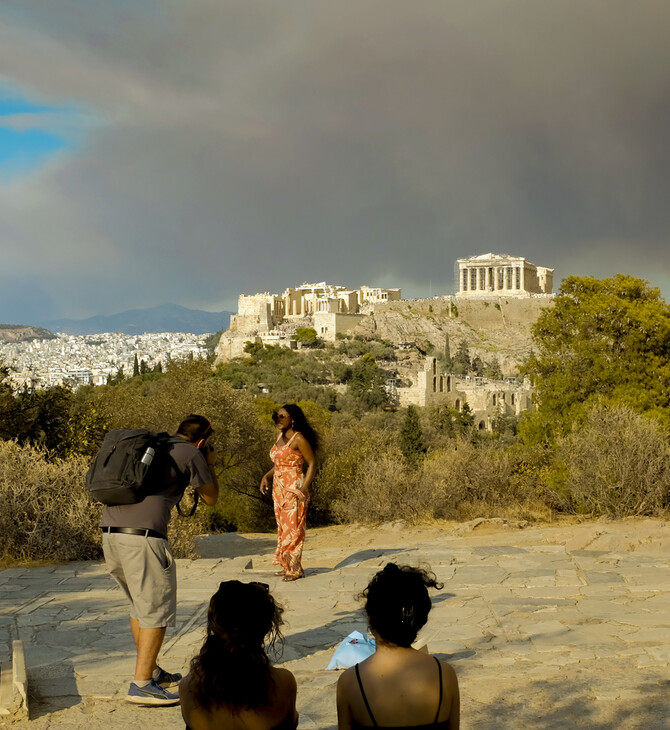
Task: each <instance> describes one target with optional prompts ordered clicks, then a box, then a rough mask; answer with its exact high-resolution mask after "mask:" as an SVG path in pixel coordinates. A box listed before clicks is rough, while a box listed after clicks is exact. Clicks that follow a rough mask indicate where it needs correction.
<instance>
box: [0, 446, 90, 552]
mask: <svg viewBox="0 0 670 730" xmlns="http://www.w3.org/2000/svg"><path fill="white" fill-rule="evenodd" d="M46 456H47V454H46V452H45V451H43V450H42V449H39V448H36V447H33V446H19V445H18V444H17V443H16V442H14V441H3V442H0V500H1V501H2V510H0V560H2V561H6V560H9V559H14V560H85V559H90V558H98V557H100V554H101V533H100V530H99V529H98V523H99V521H100V514H101V512H102V507H101V506H100V505H96V504H94V503H92V502H91V500H90V498H89V496H88V492H87V490H86V486H85V482H84V476H85V474H86V470H87V469H88V465H89V461H88V459H85V458H83V457H81V456H72V457H70V458H68V459H57V460H54V461H47V460H46Z"/></svg>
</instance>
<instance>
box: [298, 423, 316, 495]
mask: <svg viewBox="0 0 670 730" xmlns="http://www.w3.org/2000/svg"><path fill="white" fill-rule="evenodd" d="M295 445H296V446H297V450H298V451H299V452H300V453H301V454H302V456H303V458H304V459H305V463H306V464H307V471H306V472H305V479H304V481H303V483H302V491H303V492H304V493H305V499H307V498H309V486H310V484H311V483H312V479H314V475H315V474H316V454H315V453H314V449H313V448H312V446H311V444H310V443H309V441H308V440H307V439H306V438H305V437H304V436H303V435H302V434H298V438H297V439H296V440H295Z"/></svg>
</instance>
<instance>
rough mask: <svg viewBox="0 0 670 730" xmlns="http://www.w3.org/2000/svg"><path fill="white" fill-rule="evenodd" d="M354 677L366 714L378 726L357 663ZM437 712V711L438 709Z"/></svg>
mask: <svg viewBox="0 0 670 730" xmlns="http://www.w3.org/2000/svg"><path fill="white" fill-rule="evenodd" d="M356 679H357V680H358V686H359V687H360V689H361V697H363V702H365V706H366V708H367V710H368V714H369V715H370V719H371V720H372V724H373V725H374V727H379V725H377V721H376V720H375V716H374V715H373V714H372V710H371V709H370V705H369V704H368V698H367V697H366V696H365V690H364V689H363V682H361V675H360V673H359V671H358V664H357V665H356ZM441 686H442V682H440V687H441ZM440 704H442V703H441V702H440ZM438 713H439V710H438Z"/></svg>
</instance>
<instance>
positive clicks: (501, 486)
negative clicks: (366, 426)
mask: <svg viewBox="0 0 670 730" xmlns="http://www.w3.org/2000/svg"><path fill="white" fill-rule="evenodd" d="M358 447H359V448H362V447H361V445H360V444H358ZM351 456H352V452H351V451H348V452H343V453H342V454H340V455H338V457H334V459H335V463H331V464H329V465H327V467H326V469H328V477H329V478H330V479H332V478H333V477H335V476H336V475H337V476H339V477H340V479H341V482H340V484H339V489H338V491H337V495H336V497H335V499H334V502H333V504H332V509H333V513H334V515H335V517H336V518H337V519H338V520H340V521H341V522H372V523H374V522H385V521H390V520H396V519H404V520H407V521H409V522H419V521H421V520H426V519H433V518H437V519H459V518H463V517H469V516H471V515H472V514H475V515H477V516H492V515H500V514H501V511H505V513H506V514H508V513H514V512H518V511H522V512H524V514H530V513H533V512H535V513H536V512H537V511H538V509H539V510H541V511H543V512H546V511H547V510H546V509H542V505H541V500H540V499H539V498H538V497H537V496H536V495H534V494H533V493H532V490H529V489H528V488H527V485H525V484H520V483H519V480H518V478H516V476H515V470H516V468H517V466H518V464H517V461H518V458H517V457H515V456H514V455H512V454H511V453H510V452H509V451H506V450H503V449H500V448H497V447H496V445H495V444H491V443H486V442H485V443H482V444H479V445H477V446H475V445H474V444H472V443H470V442H469V441H466V440H463V441H458V442H457V443H456V448H451V449H448V450H446V449H445V450H442V451H438V452H434V453H432V454H429V455H428V456H427V457H426V458H425V459H424V460H423V461H422V462H421V463H420V464H418V465H416V466H412V465H411V464H409V463H408V462H407V461H406V460H405V459H404V458H403V456H402V454H401V453H400V452H399V451H398V450H397V449H394V448H393V447H390V448H387V449H386V450H383V451H367V452H366V454H365V458H364V459H358V460H353V459H351V458H349V457H351ZM335 467H339V468H335Z"/></svg>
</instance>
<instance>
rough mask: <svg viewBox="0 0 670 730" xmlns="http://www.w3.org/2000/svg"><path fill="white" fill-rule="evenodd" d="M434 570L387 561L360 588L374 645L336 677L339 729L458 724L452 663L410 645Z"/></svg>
mask: <svg viewBox="0 0 670 730" xmlns="http://www.w3.org/2000/svg"><path fill="white" fill-rule="evenodd" d="M441 587H442V585H441V584H439V583H438V582H437V581H436V580H435V576H434V575H433V574H431V573H428V572H427V571H425V570H421V569H420V568H411V567H410V566H409V565H402V566H398V565H396V564H395V563H387V565H386V567H385V568H384V569H383V570H380V571H379V572H378V573H377V574H376V575H375V576H374V577H373V579H372V580H371V581H370V583H369V584H368V587H367V588H366V589H365V590H364V591H363V593H362V594H361V595H362V596H363V597H364V598H365V599H366V602H365V611H366V613H367V615H368V622H369V624H370V630H371V631H372V634H373V636H374V637H375V640H376V642H377V650H376V651H375V653H374V654H373V655H372V656H371V657H369V658H368V659H366V660H365V661H363V662H361V663H360V664H357V665H356V666H355V667H352V668H351V669H347V670H346V671H345V672H344V674H342V676H341V677H340V679H339V681H338V683H337V718H338V729H339V730H358V729H359V728H370V727H376V728H380V729H381V730H409V728H412V729H413V730H418V729H421V730H424V729H426V730H427V728H442V729H443V730H457V729H458V727H459V722H460V719H459V718H460V700H459V693H458V680H457V679H456V673H455V672H454V670H453V669H452V667H451V666H450V665H449V664H447V663H446V662H441V661H440V660H439V659H438V658H437V657H433V656H430V655H429V654H425V653H424V652H422V651H417V650H416V649H413V648H412V643H413V642H414V641H415V640H416V636H417V633H418V632H419V629H421V627H422V626H424V624H425V623H426V621H427V620H428V612H429V611H430V609H431V603H430V597H429V595H428V588H441Z"/></svg>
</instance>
